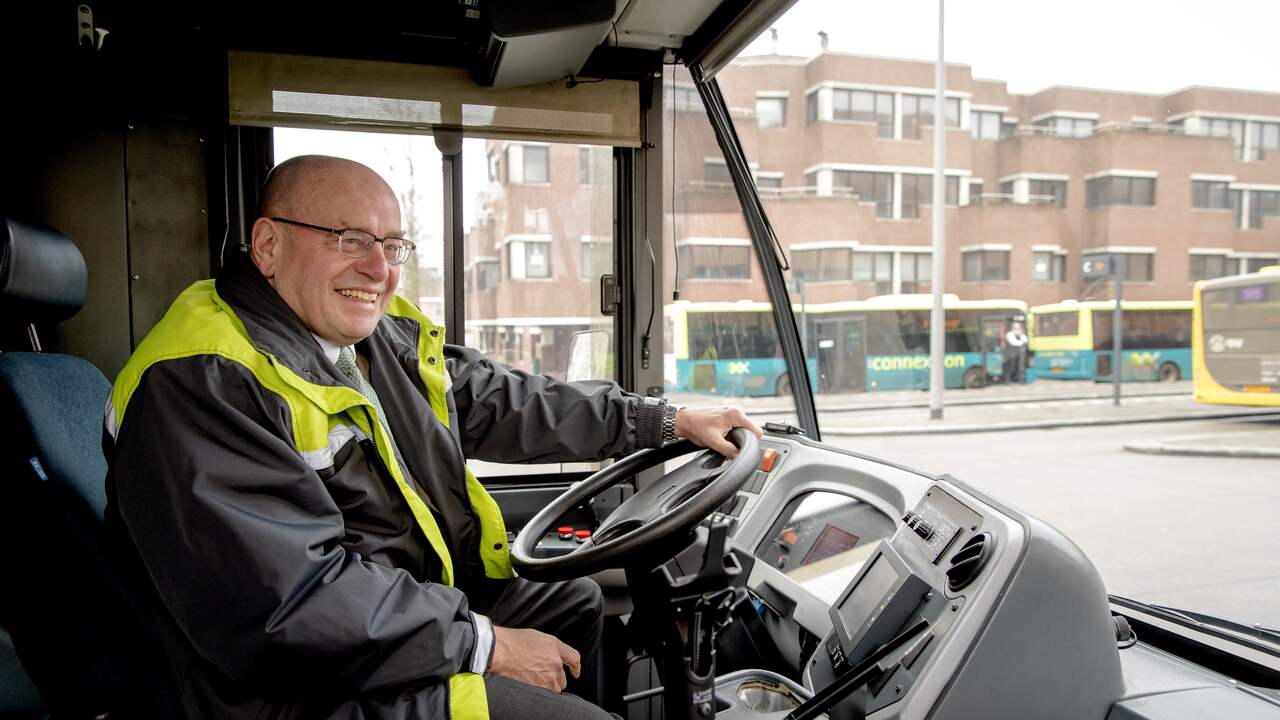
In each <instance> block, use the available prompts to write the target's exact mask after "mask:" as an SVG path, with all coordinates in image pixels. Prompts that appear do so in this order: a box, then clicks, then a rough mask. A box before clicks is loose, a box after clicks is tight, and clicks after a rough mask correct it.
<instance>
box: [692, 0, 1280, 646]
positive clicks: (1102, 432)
mask: <svg viewBox="0 0 1280 720" xmlns="http://www.w3.org/2000/svg"><path fill="white" fill-rule="evenodd" d="M949 7H950V12H949V15H948V17H947V18H946V23H945V27H946V39H945V40H946V48H947V71H946V88H945V98H944V100H943V102H942V104H941V107H939V106H938V104H937V103H936V102H935V98H934V94H935V88H934V79H935V66H934V61H935V59H936V56H937V48H938V36H937V22H936V21H937V12H938V4H937V3H935V2H925V1H912V2H903V3H881V4H878V5H866V4H850V3H848V2H843V1H841V0H800V1H799V2H797V3H796V4H795V5H794V6H792V8H791V9H790V10H789V11H788V12H787V13H786V14H785V15H784V16H783V17H781V18H779V19H778V21H777V22H776V23H775V24H774V28H773V29H772V31H766V32H765V33H764V34H762V35H761V36H760V37H759V38H758V39H757V40H756V41H755V42H754V43H753V44H751V45H750V46H749V47H748V48H747V49H746V50H745V51H744V52H743V53H741V55H740V56H739V57H738V58H737V59H736V60H735V61H734V62H733V63H732V64H730V65H728V66H727V67H725V68H724V69H723V70H722V71H720V72H719V73H718V75H717V77H716V82H717V83H718V84H719V86H720V88H721V91H722V92H723V95H724V97H725V100H726V104H727V105H728V107H729V108H730V118H731V120H732V122H733V124H734V126H735V130H736V133H737V135H738V136H739V138H741V142H742V145H743V147H744V149H745V152H746V155H747V160H748V161H749V166H750V170H751V176H752V179H753V181H754V184H755V186H756V189H757V191H758V193H759V196H760V198H761V201H762V203H763V205H764V208H765V210H766V212H767V214H768V217H769V219H770V221H771V223H772V226H773V228H774V230H775V231H776V234H777V236H778V239H779V240H780V243H781V246H782V249H783V251H784V253H785V255H786V257H787V258H788V259H789V262H790V268H789V270H787V271H786V272H785V273H784V274H785V277H786V280H787V284H788V290H789V293H790V300H791V305H792V308H793V311H794V314H795V318H796V321H797V324H798V326H799V331H800V340H801V343H802V345H803V347H804V351H805V356H806V362H807V363H808V369H809V373H810V384H811V387H812V390H813V392H814V393H815V400H816V406H817V409H818V418H819V423H820V427H821V431H822V436H823V440H824V441H825V442H828V443H832V444H834V445H837V446H841V447H846V448H850V449H855V450H858V451H862V452H867V453H871V454H874V455H878V456H881V457H885V458H887V459H890V460H896V461H900V462H904V463H908V464H910V465H913V466H915V467H919V468H921V469H923V470H927V471H931V472H936V473H943V472H946V473H951V474H953V475H955V476H956V477H958V478H960V479H962V480H964V481H966V482H969V483H971V484H973V485H975V486H976V487H978V488H979V489H981V490H984V491H988V492H990V493H991V494H992V495H994V496H997V497H1001V498H1003V499H1005V500H1007V502H1009V503H1010V504H1011V505H1014V506H1017V507H1020V508H1022V509H1023V510H1025V511H1027V512H1029V513H1031V514H1033V515H1035V516H1038V517H1040V518H1042V519H1044V520H1046V521H1048V522H1050V523H1051V524H1053V525H1055V526H1056V527H1058V528H1059V529H1061V530H1062V531H1063V532H1065V533H1066V534H1067V535H1068V536H1069V537H1070V538H1072V539H1073V540H1074V541H1075V542H1076V543H1078V544H1079V545H1080V546H1081V548H1082V549H1083V550H1084V551H1085V553H1086V554H1087V555H1088V556H1089V557H1090V558H1091V559H1092V560H1093V562H1094V563H1095V564H1096V565H1097V566H1098V568H1099V570H1100V572H1101V575H1102V577H1103V579H1104V581H1105V583H1106V585H1107V588H1108V590H1109V592H1112V593H1115V594H1119V595H1124V596H1128V597H1133V598H1137V599H1139V600H1142V601H1145V602H1150V603H1155V604H1160V605H1167V606H1172V607H1179V608H1187V609H1192V610H1196V611H1200V612H1204V613H1209V614H1213V615H1217V616H1222V617H1228V618H1234V619H1236V620H1239V621H1242V622H1244V623H1246V624H1253V623H1261V624H1263V625H1269V626H1275V625H1277V624H1278V623H1280V580H1277V575H1276V573H1275V568H1274V558H1275V557H1276V552H1277V551H1278V550H1280V533H1276V532H1275V531H1274V529H1273V528H1272V527H1271V526H1270V523H1269V522H1267V521H1266V520H1264V518H1269V517H1271V516H1273V515H1275V514H1276V512H1277V510H1280V495H1278V494H1277V492H1276V489H1275V488H1276V481H1277V480H1280V466H1278V465H1277V464H1276V460H1275V457H1274V455H1275V453H1274V448H1275V447H1276V438H1277V433H1280V426H1278V425H1277V422H1278V421H1277V420H1276V417H1277V416H1276V415H1265V414H1263V415H1248V414H1245V413H1246V412H1254V413H1256V412H1257V410H1249V411H1246V410H1244V409H1238V408H1232V407H1218V408H1210V407H1206V406H1204V405H1200V404H1197V403H1196V402H1195V401H1194V400H1193V398H1192V378H1193V375H1194V372H1195V367H1196V366H1195V364H1194V363H1193V361H1192V347H1191V346H1192V341H1191V339H1192V336H1193V334H1194V333H1193V331H1192V327H1191V304H1190V301H1191V299H1192V287H1193V284H1194V282H1195V281H1197V280H1203V279H1209V278H1213V277H1218V276H1225V275H1233V274H1236V273H1241V272H1252V271H1255V270H1257V269H1259V268H1260V267H1261V266H1262V265H1263V264H1265V263H1267V262H1272V260H1268V258H1276V257H1280V219H1277V218H1275V217H1274V216H1275V215H1277V214H1280V203H1277V201H1276V199H1277V198H1280V195H1277V194H1276V192H1277V191H1280V93H1277V92H1276V90H1277V88H1276V86H1275V83H1274V78H1273V77H1271V76H1270V75H1269V74H1267V73H1266V71H1265V70H1263V68H1266V67H1273V66H1274V65H1275V63H1276V61H1278V60H1280V57H1278V56H1277V50H1276V45H1275V43H1274V42H1272V40H1271V38H1270V37H1268V36H1267V35H1266V34H1264V33H1263V31H1261V30H1260V29H1259V28H1262V27H1274V26H1275V22H1276V21H1277V20H1280V10H1278V9H1276V8H1270V7H1260V6H1258V5H1257V4H1254V3H1247V2H1237V1H1235V0H1225V2H1224V3H1218V4H1215V5H1214V6H1212V7H1209V6H1197V7H1195V8H1190V7H1188V8H1185V9H1182V10H1180V11H1179V12H1176V13H1165V12H1160V13H1159V21H1160V28H1161V29H1160V32H1159V33H1144V32H1140V31H1137V30H1135V28H1141V27H1146V26H1148V25H1149V23H1150V21H1151V19H1152V17H1151V16H1152V14H1153V13H1156V12H1157V10H1156V9H1155V8H1153V7H1152V6H1150V5H1148V4H1138V3H1128V4H1126V3H1121V4H1116V3H1102V2H1092V1H1089V2H1083V3H1075V4H1072V6H1071V7H1070V8H1069V9H1066V8H1064V7H1063V6H1061V5H1037V4H1030V5H1028V4H1026V3H1017V2H989V3H981V4H979V5H972V6H960V5H950V6H949ZM1245 17H1249V18H1252V19H1251V20H1250V21H1248V22H1245V23H1242V22H1241V19H1242V18H1245ZM1086 37H1087V38H1090V40H1089V42H1088V43H1087V46H1086V44H1084V43H1082V41H1081V40H1080V38H1086ZM1263 58H1267V59H1269V60H1270V62H1266V61H1263V60H1262V59H1263ZM671 76H672V73H668V77H669V85H670V84H671V83H674V88H670V87H669V93H672V94H673V97H674V101H675V105H676V108H677V113H678V114H679V112H680V109H681V108H683V107H687V106H688V105H689V104H692V103H695V102H696V101H697V96H696V93H694V91H693V90H692V88H688V89H686V88H685V87H684V86H683V85H682V83H681V78H682V77H683V76H682V75H680V74H678V73H677V74H675V77H674V78H672V77H671ZM1224 88H1239V89H1237V90H1228V89H1224ZM681 117H682V118H684V117H685V116H684V115H683V114H681ZM699 123H700V121H695V120H694V119H692V118H685V119H684V120H683V124H682V122H681V120H679V119H678V120H677V123H676V127H677V133H678V135H677V137H676V140H675V145H676V148H677V153H678V154H683V155H684V156H685V157H684V158H683V159H681V158H677V175H676V185H675V189H674V197H675V198H676V202H677V210H676V215H675V217H676V220H677V226H678V227H677V233H676V237H675V247H676V248H677V250H676V252H677V257H678V258H679V260H680V277H681V281H680V285H679V288H678V289H680V290H681V291H682V300H681V303H683V304H680V305H679V306H678V309H673V308H671V307H669V308H668V311H667V321H668V332H672V333H674V334H675V338H674V344H673V345H668V347H674V348H676V356H675V358H674V362H673V364H672V365H671V374H670V375H669V381H668V383H669V389H670V390H671V391H672V393H673V395H676V396H677V397H679V398H681V399H682V400H685V401H687V402H697V401H707V402H710V401H713V400H718V399H719V396H722V395H725V394H728V395H731V396H733V397H734V398H735V399H736V400H737V401H738V402H740V403H741V404H743V405H744V406H745V407H747V408H748V410H749V411H751V412H753V413H755V414H756V415H757V416H758V417H762V418H765V419H771V418H776V419H790V418H791V417H792V416H791V413H790V408H788V407H782V406H780V403H779V400H780V399H781V398H782V397H785V393H780V392H774V391H773V389H774V386H775V385H776V384H777V383H778V382H779V381H780V380H779V378H780V377H781V376H780V375H779V374H778V373H779V370H778V363H780V361H781V355H780V353H779V352H778V350H777V339H776V336H775V332H776V331H775V330H774V327H773V324H772V320H771V319H770V318H769V313H768V312H767V309H768V307H769V306H768V304H767V301H768V298H767V296H766V294H765V292H764V288H763V287H762V286H761V285H760V284H759V282H758V281H757V280H756V278H757V277H758V276H757V275H756V274H755V273H756V270H757V268H756V265H755V263H756V262H757V261H756V260H755V259H754V257H753V256H752V257H750V258H749V257H748V254H747V252H746V250H747V248H746V243H744V242H741V241H739V242H738V243H737V244H735V243H734V242H728V241H727V239H728V238H746V237H747V235H746V233H745V230H744V229H742V228H741V227H740V225H739V223H740V218H737V217H733V218H730V217H729V215H726V214H720V212H719V209H718V208H719V206H718V205H717V204H716V203H717V202H718V201H719V200H721V199H722V198H723V197H724V196H726V195H728V196H729V197H731V195H729V193H730V187H731V186H730V185H729V182H730V180H729V174H728V171H727V169H726V168H725V166H724V165H723V159H722V158H721V156H720V153H719V152H718V150H716V149H715V148H714V145H710V144H708V145H706V146H705V147H703V146H699V147H697V148H695V147H694V144H695V142H696V138H697V136H696V135H694V134H693V133H689V134H687V135H685V136H684V137H680V136H679V133H683V132H684V129H685V127H687V126H688V125H690V124H699ZM940 127H941V128H945V142H946V152H945V158H946V160H945V162H944V163H943V165H942V168H941V172H942V175H943V182H942V185H941V187H942V188H943V190H942V193H941V194H936V193H935V192H934V178H933V174H934V152H933V148H934V133H935V132H936V131H937V130H938V129H939V128H940ZM680 203H684V205H683V207H681V205H680ZM693 207H697V208H698V209H699V213H701V214H703V218H701V219H698V218H690V217H689V216H687V215H683V214H682V210H683V211H685V212H687V211H688V210H689V209H690V208H693ZM713 208H715V209H714V210H713ZM939 209H944V212H945V215H944V219H945V231H944V234H945V241H946V245H945V252H944V258H943V259H944V263H943V264H944V266H945V279H944V286H945V287H944V289H945V292H946V301H945V305H946V328H945V338H946V352H945V356H944V384H945V391H944V409H943V417H942V418H941V419H938V420H931V419H930V408H929V394H928V393H927V392H926V391H927V389H928V387H929V375H930V373H929V368H930V364H931V359H930V354H929V336H930V329H931V328H930V325H931V316H930V312H929V308H930V307H931V303H932V299H931V296H930V293H932V291H933V289H934V283H935V282H937V281H938V278H937V277H936V272H935V271H934V266H933V263H932V259H933V255H932V253H933V223H932V221H933V214H934V213H935V212H937V211H938V210H939ZM709 218H715V224H714V230H715V231H714V232H712V231H709V230H706V229H705V227H706V225H705V220H706V219H709ZM730 225H732V226H733V229H732V230H729V229H728V228H729V226H730ZM713 238H714V240H713ZM1086 254H1087V255H1089V256H1090V257H1091V258H1094V257H1097V256H1111V257H1113V258H1114V261H1113V262H1114V266H1113V267H1114V269H1115V271H1116V273H1117V274H1118V275H1119V276H1120V278H1119V279H1120V280H1121V281H1122V282H1123V287H1122V288H1119V291H1120V292H1122V293H1123V297H1124V299H1125V301H1126V304H1125V308H1126V310H1125V313H1124V322H1123V341H1124V343H1125V345H1124V347H1123V348H1122V350H1121V353H1120V354H1119V355H1118V356H1115V355H1113V353H1112V350H1113V347H1112V339H1113V332H1112V331H1113V328H1112V314H1113V311H1112V309H1111V308H1112V306H1111V305H1108V304H1107V302H1108V301H1112V300H1114V299H1115V297H1116V292H1117V282H1116V278H1115V277H1114V276H1107V277H1102V278H1096V277H1089V278H1086V277H1084V272H1083V270H1082V263H1083V260H1084V259H1085V256H1086ZM713 288H714V290H713ZM1214 300H1215V302H1216V301H1217V298H1216V296H1214ZM724 301H739V302H738V303H737V304H736V306H734V307H732V308H730V307H726V306H725V305H724V304H723V302H724ZM1091 301H1102V302H1095V303H1092V304H1088V303H1091ZM1064 302H1068V303H1072V302H1076V303H1080V305H1079V307H1073V306H1071V305H1068V306H1065V307H1064V306H1063V305H1061V304H1060V303H1064ZM1221 305H1222V303H1221V302H1218V304H1217V305H1213V307H1212V309H1210V310H1208V312H1209V316H1208V317H1209V318H1210V319H1211V320H1212V321H1213V322H1214V323H1215V324H1216V323H1221V324H1223V325H1229V324H1230V323H1232V322H1237V321H1238V320H1237V319H1238V318H1239V317H1243V316H1244V311H1236V310H1233V311H1232V312H1233V313H1235V314H1234V315H1231V316H1230V317H1229V318H1228V316H1227V314H1226V312H1225V311H1222V310H1220V309H1219V308H1220V306H1221ZM1265 305H1266V303H1265V302H1263V303H1259V304H1257V306H1258V307H1263V306H1265ZM1039 306H1046V308H1045V310H1046V311H1045V312H1043V313H1037V310H1036V308H1037V307H1039ZM1048 306H1054V307H1052V308H1049V307H1048ZM1246 310H1247V309H1246ZM1214 313H1216V314H1214ZM1258 314H1262V313H1261V312H1260V311H1259V313H1258ZM1272 319H1274V318H1272ZM1032 320H1034V324H1033V323H1032V322H1031V321H1032ZM1239 322H1243V321H1239ZM1206 332H1207V331H1206ZM1264 334H1265V335H1266V337H1268V338H1278V337H1280V326H1277V324H1276V323H1271V324H1270V325H1268V327H1267V329H1266V330H1265V331H1264ZM1233 337H1234V336H1233ZM1224 342H1225V341H1224ZM1271 342H1276V341H1275V340H1272V341H1271ZM1277 347H1280V345H1277ZM1117 361H1118V362H1119V363H1120V368H1121V373H1120V379H1121V380H1123V383H1122V384H1121V386H1120V395H1119V400H1118V404H1117V399H1116V398H1115V397H1113V395H1114V391H1115V386H1114V385H1113V384H1112V382H1111V380H1112V379H1113V377H1114V373H1113V372H1112V368H1113V366H1114V365H1115V363H1116V362H1117ZM1276 362H1277V364H1276V366H1275V368H1273V370H1271V371H1270V372H1271V373H1272V374H1276V373H1280V360H1277V361H1276ZM1268 367H1270V366H1268ZM766 371H767V373H768V374H767V375H766V374H764V373H765V372H766ZM1260 372H1268V371H1266V370H1263V371H1260ZM734 373H737V374H734ZM1255 374H1256V373H1255ZM1265 377H1271V375H1266V376H1265ZM726 382H727V384H726ZM1262 389H1263V390H1265V389H1266V386H1263V387H1262ZM777 390H779V391H780V390H781V388H777ZM1213 412H1216V413H1217V415H1218V417H1216V418H1214V419H1210V418H1208V417H1206V415H1209V414H1212V413H1213ZM1223 415H1225V416H1227V417H1222V416H1223ZM1064 424H1067V425H1069V427H1059V426H1061V425H1064ZM938 429H945V430H947V432H946V433H942V434H923V433H924V432H925V431H936V430H938ZM1051 429H1052V432H1050V430H1051ZM1268 448H1270V451H1268ZM1242 449H1243V450H1242ZM1248 449H1254V450H1257V451H1258V452H1256V453H1250V452H1247V450H1248ZM1250 455H1252V456H1250ZM1268 456H1270V459H1268ZM1254 519H1256V520H1257V521H1254Z"/></svg>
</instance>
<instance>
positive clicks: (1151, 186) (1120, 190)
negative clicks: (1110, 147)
mask: <svg viewBox="0 0 1280 720" xmlns="http://www.w3.org/2000/svg"><path fill="white" fill-rule="evenodd" d="M1085 195H1086V196H1087V197H1086V201H1087V204H1088V206H1089V207H1091V208H1097V207H1106V206H1108V205H1133V206H1138V207H1154V206H1155V204H1156V179H1155V178H1147V177H1126V176H1123V175H1107V176H1104V177H1099V178H1093V179H1092V180H1089V181H1087V182H1086V183H1085Z"/></svg>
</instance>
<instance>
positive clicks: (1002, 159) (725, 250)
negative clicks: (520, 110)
mask: <svg viewBox="0 0 1280 720" xmlns="http://www.w3.org/2000/svg"><path fill="white" fill-rule="evenodd" d="M933 73H934V67H933V64H932V63H931V62H922V61H915V60H902V59H893V58H880V57H870V56H858V55H850V54H845V53H837V52H829V51H823V52H822V53H821V54H819V55H817V56H815V57H812V58H802V57H792V56H782V55H765V56H758V57H749V58H741V59H739V60H738V61H736V62H735V63H733V64H732V65H730V66H728V67H727V68H725V69H724V70H723V71H722V72H721V73H720V75H719V76H718V79H719V82H720V85H721V87H722V89H723V92H724V95H725V98H726V101H727V103H728V105H729V106H730V109H731V114H732V117H733V119H734V122H735V125H736V129H737V131H738V134H739V137H740V138H741V140H742V142H743V146H744V149H745V150H746V153H747V156H748V159H749V161H750V165H751V169H752V173H753V176H754V178H755V181H756V184H757V187H758V189H759V191H760V194H761V197H762V199H763V202H764V206H765V209H766V211H767V212H768V214H769V218H770V220H771V222H772V225H773V227H774V230H775V231H776V233H777V235H778V238H779V240H780V242H781V245H782V249H783V252H784V253H785V254H786V256H787V257H788V259H789V261H790V264H791V268H792V270H791V272H790V280H791V283H792V289H793V293H798V294H800V295H802V296H803V298H804V301H805V302H808V303H815V302H834V301H840V300H856V299H865V298H868V297H872V296H875V295H885V294H896V293H923V292H930V291H931V290H932V272H931V260H932V258H931V244H932V238H931V219H932V217H931V214H932V213H933V212H934V211H935V207H936V204H935V203H934V202H933V192H932V189H933V177H932V173H933V133H934V132H935V128H936V114H935V112H934V107H933V104H934V98H933ZM664 88H665V101H666V102H665V106H666V109H667V122H666V123H664V132H665V133H666V135H665V137H664V142H663V147H662V148H659V150H661V151H662V152H663V153H664V156H663V165H664V174H665V178H664V183H665V184H664V187H665V188H666V189H665V190H664V193H663V196H664V197H663V200H664V210H665V213H664V215H665V217H666V220H667V221H666V222H664V226H663V228H662V234H661V252H663V253H664V255H665V258H666V259H665V264H666V267H668V268H669V269H668V271H667V272H666V290H667V295H666V297H667V298H671V297H673V296H674V295H673V294H672V293H673V292H674V291H676V290H678V291H679V296H680V297H681V298H682V299H687V300H690V301H695V302H697V301H737V300H744V299H745V300H765V299H766V298H765V294H764V288H763V285H762V283H761V282H760V276H759V268H758V266H757V264H756V261H755V260H754V257H753V253H752V251H751V247H750V243H749V240H748V238H749V235H748V233H747V229H746V225H745V223H744V221H743V219H742V216H741V212H740V210H739V207H738V202H737V199H736V197H735V195H734V193H733V188H732V184H731V182H730V179H729V174H728V170H727V167H726V165H725V163H724V160H723V157H722V155H721V153H720V150H719V148H718V146H717V144H716V142H715V139H714V137H713V135H712V133H711V129H710V126H709V124H708V123H707V121H706V119H705V116H704V113H703V109H702V105H701V102H700V100H699V99H698V96H697V93H696V90H695V89H694V87H693V85H692V83H691V82H689V81H688V77H687V75H683V76H682V75H681V74H679V73H678V72H676V71H669V74H668V78H667V80H666V82H665V83H664ZM941 115H942V119H943V123H942V125H943V126H944V127H945V128H946V130H945V131H946V132H947V138H946V162H945V168H946V170H945V175H946V181H945V193H944V194H945V197H944V199H943V207H944V208H945V212H946V213H947V222H946V227H947V233H946V234H947V237H946V248H947V250H946V260H945V268H946V279H945V282H946V291H947V292H949V293H954V294H956V295H958V296H959V297H961V298H963V299H996V298H1011V299H1019V300H1024V301H1026V302H1027V303H1028V304H1031V305H1036V304H1043V303H1050V302H1057V301H1060V300H1066V299H1072V298H1075V299H1102V298H1107V297H1109V296H1110V293H1111V292H1112V287H1111V284H1110V283H1108V282H1098V281H1091V280H1086V279H1084V278H1082V277H1081V264H1082V261H1083V259H1084V258H1085V257H1086V256H1088V255H1090V254H1095V253H1111V254H1121V255H1123V257H1124V259H1125V278H1126V290H1125V296H1126V298H1128V299H1133V300H1174V299H1187V298H1190V296H1191V287H1192V284H1193V283H1194V281H1195V280H1199V279H1207V278H1211V277H1218V276H1222V275H1229V274H1235V273H1237V272H1245V271H1250V270H1254V269H1257V268H1258V267H1261V266H1263V265H1267V264H1274V263H1276V262H1280V94H1276V93H1263V92H1252V91H1240V90H1225V89H1217V88H1207V87H1191V88H1187V89H1184V90H1179V91H1176V92H1172V93H1169V94H1164V95H1160V94H1144V93H1137V92H1115V91H1104V90H1092V89H1084V88H1072V87H1050V88H1047V89H1045V90H1042V91H1040V92H1037V93H1033V94H1029V95H1019V94H1015V93H1010V92H1009V91H1008V89H1007V87H1006V85H1005V83H1004V82H1001V81H998V80H984V79H979V78H974V77H973V76H972V74H971V72H970V69H969V67H968V66H966V65H960V64H952V65H948V67H947V87H946V101H945V103H944V109H943V112H942V113H941ZM609 157H610V156H609V152H608V149H607V148H587V147H585V146H576V145H546V144H541V145H539V144H522V143H507V142H490V143H489V144H488V161H489V163H490V184H489V188H488V189H487V190H486V193H485V199H484V201H483V202H484V211H483V212H482V213H481V216H482V219H481V221H480V222H478V223H477V224H476V226H475V227H473V228H472V229H471V233H470V236H469V238H468V248H469V253H470V255H469V259H468V281H469V283H470V286H469V292H470V293H471V294H470V295H469V297H468V304H467V307H468V315H469V318H470V316H472V315H474V316H475V317H477V319H490V320H488V321H489V322H491V326H492V328H493V330H492V332H491V337H477V338H474V340H475V341H476V342H477V344H478V345H479V346H480V347H481V348H482V349H486V350H488V351H495V352H496V353H497V354H498V356H499V357H507V355H511V354H512V353H524V352H529V353H537V352H538V351H539V350H538V349H539V347H547V346H551V347H554V346H558V345H561V344H563V342H564V340H565V334H564V333H565V332H571V331H572V329H578V328H583V327H586V326H587V325H588V324H589V323H590V320H589V313H586V312H582V308H584V307H590V306H591V303H592V302H593V301H594V302H598V290H597V288H596V282H595V280H596V278H598V276H599V275H600V274H601V273H603V272H609V271H610V269H609V268H610V267H611V260H612V255H611V251H610V250H608V249H607V248H605V246H607V245H608V241H609V239H610V238H611V232H612V230H611V228H612V216H611V212H612V208H611V202H612V200H611V192H612V191H611V187H609V184H608V173H609V168H610V160H609ZM651 235H652V237H653V238H654V239H655V240H656V239H657V238H658V234H657V233H652V234H651ZM593 253H594V254H593ZM593 262H594V266H593ZM673 269H675V270H674V271H673ZM547 295H554V296H555V297H554V298H548V297H547ZM797 299H799V298H797ZM548 303H550V304H548ZM551 305H555V308H553V307H552V306H551ZM575 307H576V308H578V311H576V312H571V311H567V310H564V308H575ZM473 308H474V310H473ZM556 308H560V309H556ZM520 318H526V319H528V320H527V322H525V321H521V320H520ZM470 322H471V321H470V319H469V323H470ZM521 322H524V325H523V326H521V325H520V324H519V323H521ZM521 327H523V329H521ZM535 327H536V328H537V330H531V328H535ZM555 328H560V329H555ZM483 332H485V333H489V332H490V331H489V330H485V331H483ZM535 338H536V339H535ZM470 339H471V338H469V340H470ZM504 353H506V355H504ZM508 359H511V360H513V361H516V360H518V359H519V358H516V357H509V358H508ZM554 364H559V361H557V362H556V363H554Z"/></svg>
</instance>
